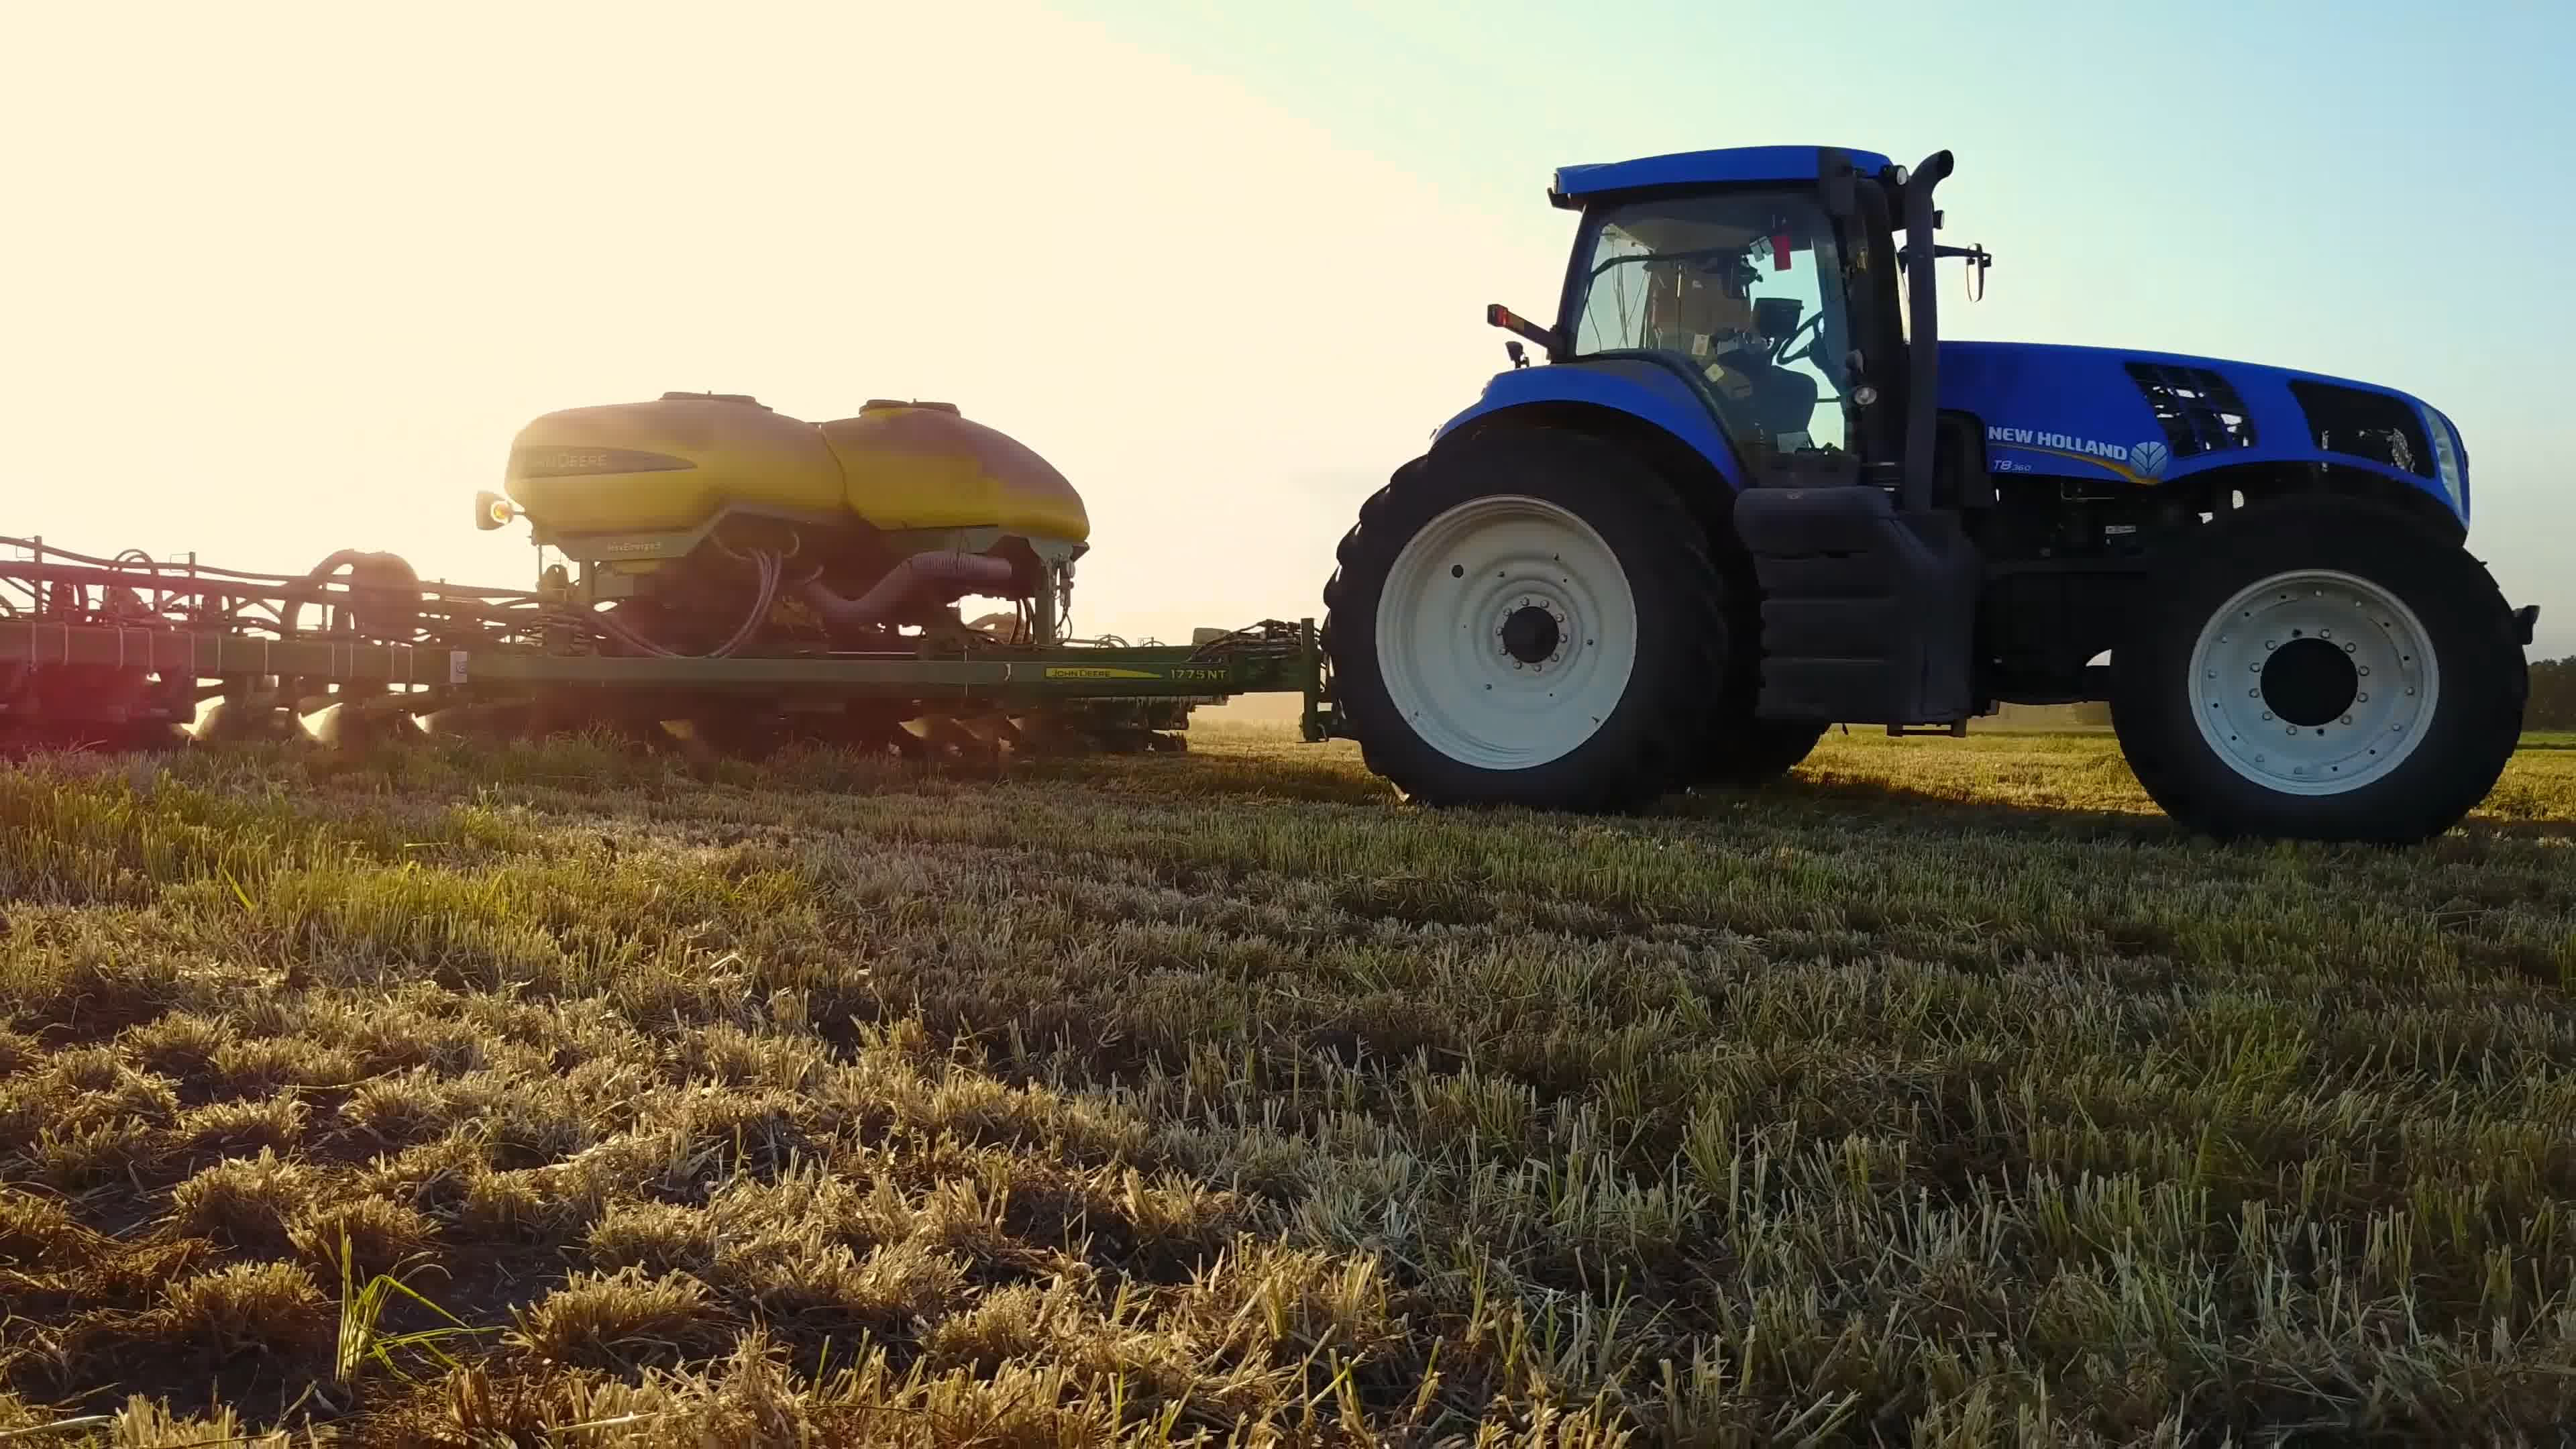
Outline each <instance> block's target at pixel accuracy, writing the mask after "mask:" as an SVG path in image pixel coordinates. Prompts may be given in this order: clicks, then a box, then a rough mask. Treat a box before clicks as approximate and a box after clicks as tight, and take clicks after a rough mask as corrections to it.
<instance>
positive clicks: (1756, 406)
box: [1744, 363, 1819, 440]
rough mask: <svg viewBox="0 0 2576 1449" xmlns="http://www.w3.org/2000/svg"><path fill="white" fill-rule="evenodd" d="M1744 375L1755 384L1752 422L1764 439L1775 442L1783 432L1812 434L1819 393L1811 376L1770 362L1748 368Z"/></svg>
mask: <svg viewBox="0 0 2576 1449" xmlns="http://www.w3.org/2000/svg"><path fill="white" fill-rule="evenodd" d="M1744 375H1745V378H1746V380H1747V381H1749V382H1751V383H1752V384H1753V398H1752V407H1753V420H1754V422H1755V423H1757V424H1758V425H1759V426H1760V427H1761V429H1762V431H1763V433H1764V435H1765V436H1767V437H1770V438H1773V439H1775V440H1776V439H1778V438H1779V437H1780V436H1781V435H1782V434H1783V433H1804V432H1807V431H1809V429H1810V428H1811V426H1812V425H1813V424H1814V422H1815V419H1816V398H1817V395H1818V392H1819V389H1818V387H1817V384H1816V379H1815V378H1814V377H1813V376H1812V375H1810V374H1808V373H1804V372H1800V371H1798V370H1797V369H1796V368H1793V367H1779V366H1775V365H1772V364H1769V363H1765V364H1763V365H1762V366H1759V367H1752V368H1747V369H1745V374H1744Z"/></svg>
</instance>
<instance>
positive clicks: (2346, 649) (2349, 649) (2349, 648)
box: [2343, 639, 2360, 654]
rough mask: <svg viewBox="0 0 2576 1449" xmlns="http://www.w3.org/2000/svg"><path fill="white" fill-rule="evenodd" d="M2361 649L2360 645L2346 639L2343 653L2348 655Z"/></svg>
mask: <svg viewBox="0 0 2576 1449" xmlns="http://www.w3.org/2000/svg"><path fill="white" fill-rule="evenodd" d="M2359 647H2360V646H2359V645H2357V644H2355V643H2353V642H2352V641H2351V640H2349V639H2346V640H2345V641H2343V652H2344V653H2346V654H2350V653H2351V652H2353V650H2355V649H2357V648H2359Z"/></svg>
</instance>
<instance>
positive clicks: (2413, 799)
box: [2111, 498, 2528, 844]
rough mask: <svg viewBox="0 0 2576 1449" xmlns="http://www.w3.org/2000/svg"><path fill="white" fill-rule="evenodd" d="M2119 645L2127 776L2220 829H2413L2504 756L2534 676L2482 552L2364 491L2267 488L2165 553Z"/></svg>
mask: <svg viewBox="0 0 2576 1449" xmlns="http://www.w3.org/2000/svg"><path fill="white" fill-rule="evenodd" d="M2146 597H2147V598H2150V599H2153V600H2155V601H2156V604H2155V606H2154V607H2153V609H2152V612H2151V614H2150V616H2149V617H2146V618H2143V619H2141V620H2139V621H2138V622H2137V624H2136V626H2135V627H2134V628H2133V630H2132V632H2131V634H2130V637H2129V638H2128V639H2127V640H2125V641H2124V642H2123V643H2122V644H2121V645H2120V647H2118V648H2116V649H2114V650H2113V651H2112V656H2111V669H2112V692H2111V722H2112V725H2113V727H2114V728H2116V729H2117V730H2118V732H2119V736H2120V744H2121V747H2122V748H2123V749H2124V750H2125V751H2126V752H2127V753H2128V756H2129V764H2130V768H2131V769H2133V770H2134V771H2136V773H2137V776H2138V781H2139V783H2140V784H2142V785H2144V786H2145V787H2146V789H2147V793H2148V794H2150V795H2152V796H2154V797H2155V801H2156V803H2157V804H2158V805H2160V806H2162V807H2164V809H2165V812H2166V813H2167V814H2169V815H2171V816H2173V817H2174V819H2176V820H2178V821H2180V822H2182V823H2183V824H2185V825H2188V826H2190V827H2192V828H2194V829H2196V830H2200V831H2203V832H2205V833H2207V834H2210V835H2215V836H2219V837H2222V838H2223V837H2230V836H2267V837H2269V836H2277V837H2290V838H2299V839H2309V840H2361V841H2374V842H2380V843H2385V844H2409V843H2413V842H2416V841H2421V840H2425V839H2428V838H2430V837H2432V836H2435V835H2439V834H2441V833H2442V832H2443V831H2446V830H2448V829H2450V828H2451V827H2452V826H2453V825H2455V824H2458V823H2459V821H2460V818H2461V817H2462V816H2464V815H2466V814H2467V813H2468V812H2469V811H2470V810H2471V809H2472V808H2474V807H2475V806H2476V805H2477V803H2478V802H2479V801H2480V800H2482V799H2484V798H2485V797H2486V793H2487V791H2488V790H2490V789H2492V788H2493V787H2494V785H2495V782H2496V779H2497V777H2498V776H2499V775H2501V774H2502V773H2503V772H2504V766H2505V761H2506V759H2507V758H2508V757H2510V756H2511V755H2512V754H2513V751H2514V747H2515V744H2516V743H2517V741H2518V739H2519V737H2520V735H2521V731H2522V713H2523V703H2524V699H2525V696H2526V693H2527V691H2528V675H2527V673H2526V669H2525V665H2524V661H2523V655H2522V647H2521V645H2520V644H2518V643H2517V642H2516V641H2515V633H2514V623H2513V616H2512V611H2511V609H2510V608H2509V607H2508V606H2507V605H2506V603H2505V600H2504V596H2503V594H2501V593H2500V592H2498V590H2497V588H2496V584H2495V580H2494V578H2493V577H2491V576H2490V575H2489V574H2488V573H2487V570H2486V568H2485V566H2484V565H2482V564H2480V563H2479V562H2478V561H2477V560H2476V559H2474V558H2471V557H2470V556H2469V555H2468V553H2467V552H2466V551H2465V550H2463V549H2462V548H2461V547H2459V546H2458V545H2457V544H2455V543H2452V542H2449V541H2447V540H2442V539H2434V538H2427V537H2426V536H2425V534H2424V530H2423V529H2422V528H2421V527H2420V526H2418V525H2417V524H2416V523H2414V522H2413V521H2412V520H2410V519H2408V518H2407V517H2405V516H2404V515H2402V514H2399V513H2397V512H2395V511H2393V510H2390V509H2387V508H2383V507H2380V506H2377V505H2374V504H2370V503H2367V502H2364V501H2361V500H2357V499H2348V498H2305V499H2298V500H2282V501H2279V502H2271V503H2261V504H2257V505H2255V506H2254V507H2251V508H2248V509H2245V510H2243V511H2242V512H2238V513H2234V514H2230V515H2226V516H2224V517H2222V518H2221V519H2219V521H2217V522H2216V523H2214V524H2212V525H2211V526H2209V527H2208V528H2205V529H2202V530H2200V532H2199V534H2198V536H2196V537H2195V538H2193V539H2192V540H2190V541H2189V542H2187V543H2185V544H2184V545H2182V546H2181V547H2180V549H2179V550H2177V552H2176V553H2174V554H2173V555H2172V556H2170V557H2167V558H2166V559H2164V560H2162V561H2161V562H2160V563H2159V565H2158V566H2157V572H2156V574H2155V576H2154V578H2153V579H2152V580H2151V582H2150V585H2149V590H2148V592H2147V594H2146Z"/></svg>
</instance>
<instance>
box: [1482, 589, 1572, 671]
mask: <svg viewBox="0 0 2576 1449" xmlns="http://www.w3.org/2000/svg"><path fill="white" fill-rule="evenodd" d="M1563 624H1564V618H1563V616H1562V615H1561V614H1558V613H1555V612H1552V611H1550V610H1549V609H1548V608H1547V607H1546V606H1545V605H1542V604H1527V603H1525V604H1522V605H1521V606H1519V607H1518V608H1515V609H1513V610H1512V611H1511V613H1509V614H1507V615H1505V616H1504V617H1503V625H1502V627H1501V628H1500V629H1497V630H1495V631H1494V632H1495V633H1496V634H1497V635H1499V636H1501V638H1502V641H1503V652H1504V653H1505V654H1508V655H1510V656H1511V657H1512V658H1513V659H1515V660H1517V661H1519V662H1520V663H1523V664H1527V665H1530V666H1532V667H1534V668H1544V667H1546V666H1547V664H1548V663H1549V662H1550V661H1551V660H1554V659H1556V658H1559V657H1561V656H1562V654H1563V653H1564V649H1565V635H1564V630H1563Z"/></svg>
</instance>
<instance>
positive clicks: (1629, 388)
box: [1431, 358, 1744, 490]
mask: <svg viewBox="0 0 2576 1449" xmlns="http://www.w3.org/2000/svg"><path fill="white" fill-rule="evenodd" d="M1566 405H1572V406H1578V407H1594V408H1607V409H1609V410H1611V411H1613V412H1621V413H1626V414H1628V415H1629V416H1630V417H1633V418H1637V419H1639V420H1640V421H1643V422H1646V423H1649V424H1652V425H1653V426H1655V427H1657V428H1661V429H1662V430H1663V431H1665V432H1667V433H1669V434H1671V435H1672V436H1673V437H1674V438H1676V439H1678V440H1680V441H1681V442H1682V443H1683V444H1684V445H1685V446H1687V447H1689V448H1690V449H1691V450H1692V451H1693V452H1695V453H1698V454H1699V455H1700V456H1701V457H1703V458H1706V459H1707V460H1708V462H1709V466H1711V467H1713V468H1715V469H1716V470H1717V472H1718V475H1719V476H1720V477H1722V478H1724V479H1725V480H1726V486H1727V487H1728V488H1730V489H1736V490H1741V489H1742V488H1743V487H1744V465H1743V463H1742V462H1741V461H1739V460H1738V459H1737V457H1736V456H1735V449H1734V448H1733V447H1732V446H1730V445H1729V444H1728V442H1727V441H1726V434H1725V433H1723V432H1721V431H1719V429H1718V426H1717V419H1716V417H1715V416H1714V415H1713V414H1712V413H1711V412H1710V410H1709V404H1708V403H1707V402H1706V401H1705V400H1703V399H1702V398H1701V397H1700V395H1699V394H1698V393H1697V392H1696V391H1694V390H1693V389H1692V388H1691V386H1690V384H1689V383H1688V382H1685V381H1684V380H1683V379H1682V378H1681V376H1680V375H1679V374H1677V373H1675V372H1674V371H1672V370H1671V369H1670V368H1666V367H1662V366H1659V365H1657V364H1655V363H1652V362H1646V361H1642V360H1638V359H1635V358H1599V359H1592V360H1588V361H1581V362H1561V363H1555V364H1552V365H1550V366H1546V367H1524V368H1514V369H1512V370H1511V371H1509V372H1503V373H1497V374H1495V376H1494V378H1493V380H1491V381H1490V382H1487V383H1486V384H1485V391H1484V394H1483V395H1482V396H1481V397H1479V398H1478V399H1477V401H1476V404H1475V406H1473V407H1471V408H1468V409H1467V410H1466V411H1464V412H1462V413H1460V414H1458V415H1457V416H1456V417H1453V418H1451V419H1450V420H1449V421H1447V422H1445V423H1443V424H1441V425H1440V427H1439V428H1438V429H1437V430H1435V431H1434V432H1433V433H1432V435H1431V441H1432V444H1433V446H1435V447H1436V446H1438V445H1439V442H1440V440H1441V439H1443V438H1446V437H1448V436H1449V435H1450V434H1452V433H1455V432H1458V431H1459V430H1460V429H1463V428H1466V427H1468V426H1469V425H1471V424H1474V423H1476V422H1479V421H1482V420H1485V419H1489V418H1492V417H1494V416H1496V415H1497V414H1501V413H1507V412H1510V411H1512V410H1513V409H1516V408H1542V407H1549V406H1566Z"/></svg>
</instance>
